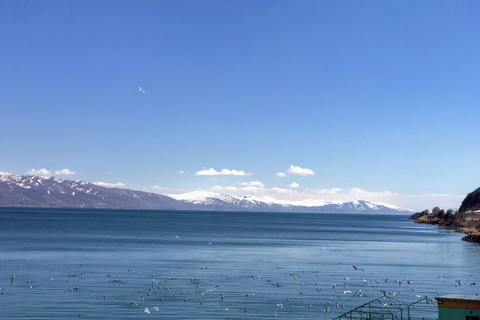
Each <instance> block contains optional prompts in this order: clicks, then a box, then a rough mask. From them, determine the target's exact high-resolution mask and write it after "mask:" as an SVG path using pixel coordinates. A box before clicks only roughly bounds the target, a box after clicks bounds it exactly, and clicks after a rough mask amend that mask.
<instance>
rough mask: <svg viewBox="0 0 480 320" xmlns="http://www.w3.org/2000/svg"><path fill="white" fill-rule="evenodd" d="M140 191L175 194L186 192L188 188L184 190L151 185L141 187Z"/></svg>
mask: <svg viewBox="0 0 480 320" xmlns="http://www.w3.org/2000/svg"><path fill="white" fill-rule="evenodd" d="M142 191H145V192H152V193H158V194H177V193H186V192H188V190H185V189H172V188H165V187H160V186H151V187H148V188H143V189H142Z"/></svg>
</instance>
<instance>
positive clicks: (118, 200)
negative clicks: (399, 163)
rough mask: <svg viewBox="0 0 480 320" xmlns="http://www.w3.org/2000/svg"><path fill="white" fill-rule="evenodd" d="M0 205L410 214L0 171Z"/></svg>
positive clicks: (365, 205) (381, 207)
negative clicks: (108, 185)
mask: <svg viewBox="0 0 480 320" xmlns="http://www.w3.org/2000/svg"><path fill="white" fill-rule="evenodd" d="M0 206H3V207H70V208H72V207H73V208H112V209H165V210H200V211H207V210H208V211H250V212H312V213H405V214H411V213H412V212H413V210H408V209H402V208H398V207H395V206H391V205H386V204H374V203H370V202H367V201H363V200H358V201H351V202H327V201H324V200H313V199H310V200H303V201H285V200H277V199H274V198H271V197H253V196H243V197H235V196H229V195H225V194H220V193H211V192H190V193H185V194H170V195H159V194H156V193H149V192H144V191H134V190H129V189H120V188H106V187H102V186H98V185H95V184H93V183H89V182H86V181H73V180H65V179H59V178H55V177H39V176H24V175H13V174H8V173H2V172H0Z"/></svg>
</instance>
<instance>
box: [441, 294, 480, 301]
mask: <svg viewBox="0 0 480 320" xmlns="http://www.w3.org/2000/svg"><path fill="white" fill-rule="evenodd" d="M435 299H437V300H442V301H459V302H467V301H468V302H474V303H480V296H466V295H461V294H447V295H445V296H441V297H436V298H435Z"/></svg>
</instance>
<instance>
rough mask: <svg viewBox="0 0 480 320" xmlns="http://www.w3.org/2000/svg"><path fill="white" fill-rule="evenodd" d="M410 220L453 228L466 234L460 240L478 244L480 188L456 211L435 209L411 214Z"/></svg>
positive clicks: (466, 198) (479, 231) (467, 197)
mask: <svg viewBox="0 0 480 320" xmlns="http://www.w3.org/2000/svg"><path fill="white" fill-rule="evenodd" d="M410 219H413V220H415V223H425V224H432V225H437V226H441V227H448V228H453V229H455V230H456V231H457V232H461V233H466V234H467V236H465V237H463V238H462V240H464V241H469V242H476V243H480V188H478V189H476V190H475V191H473V192H470V193H469V194H468V195H467V196H466V197H465V199H464V200H463V201H462V204H461V206H460V208H459V209H458V211H454V210H452V209H449V210H447V211H445V210H443V209H440V208H439V207H435V208H433V209H432V211H431V212H430V211H429V210H424V211H422V212H417V213H415V214H413V215H412V216H411V217H410Z"/></svg>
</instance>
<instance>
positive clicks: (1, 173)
mask: <svg viewBox="0 0 480 320" xmlns="http://www.w3.org/2000/svg"><path fill="white" fill-rule="evenodd" d="M0 176H12V174H11V173H8V172H0Z"/></svg>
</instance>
